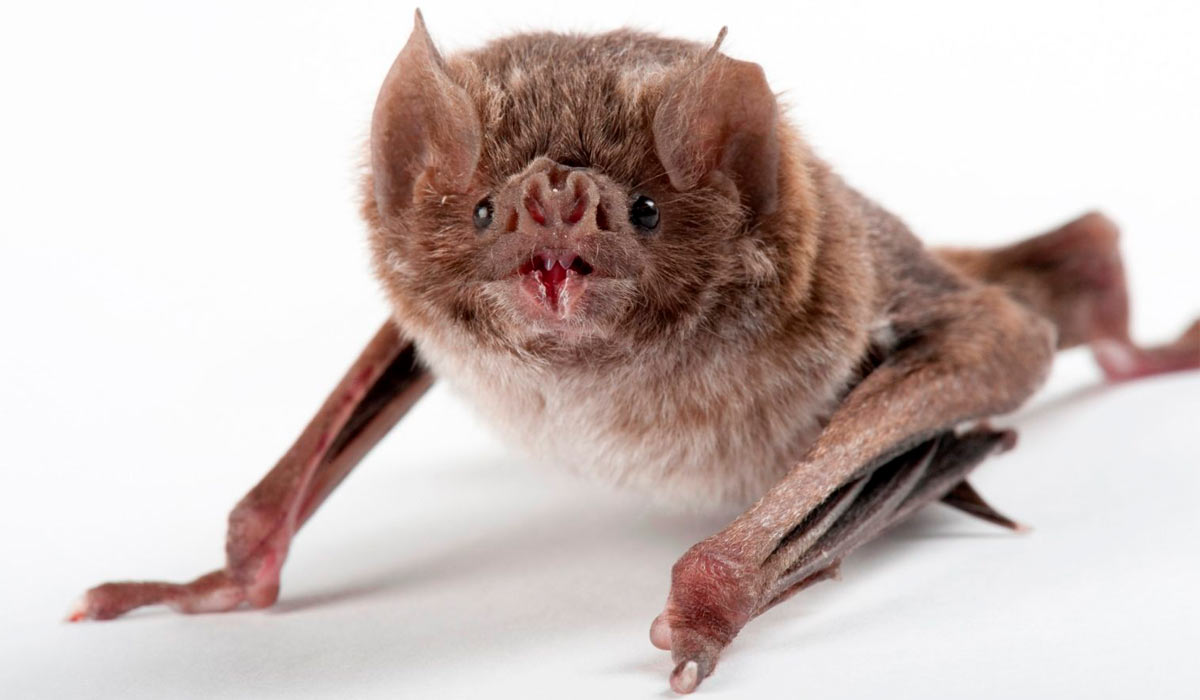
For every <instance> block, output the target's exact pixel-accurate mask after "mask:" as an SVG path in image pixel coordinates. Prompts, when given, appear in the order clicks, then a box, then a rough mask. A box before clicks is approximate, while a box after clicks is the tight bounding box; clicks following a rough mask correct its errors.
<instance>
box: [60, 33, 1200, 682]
mask: <svg viewBox="0 0 1200 700" xmlns="http://www.w3.org/2000/svg"><path fill="white" fill-rule="evenodd" d="M724 36H725V31H724V30H722V31H721V33H720V35H719V36H718V38H717V41H716V42H715V44H713V45H711V46H707V45H704V44H699V43H694V42H689V41H683V40H677V39H670V38H664V37H660V36H657V35H652V34H646V33H640V32H636V31H630V30H619V31H614V32H609V33H605V34H598V35H589V36H583V35H564V34H552V33H534V34H520V35H515V36H510V37H507V38H503V39H500V40H497V41H494V42H492V43H490V44H487V45H486V46H484V47H482V48H479V49H476V50H473V51H466V52H461V53H457V54H454V55H450V56H448V57H444V56H443V55H442V54H441V53H439V52H438V50H437V48H436V47H435V45H434V43H433V40H432V39H431V38H430V35H429V33H428V31H427V30H426V27H425V24H424V22H423V20H422V19H421V15H420V13H419V12H418V13H417V15H416V21H415V27H414V29H413V31H412V34H411V36H410V37H409V39H408V42H407V43H406V44H405V46H404V48H403V50H402V51H401V52H400V54H399V56H398V57H397V58H396V59H395V62H394V63H393V64H392V66H391V69H390V70H389V71H388V73H387V76H386V77H385V79H384V82H383V85H382V87H381V89H380V92H379V96H378V100H377V102H376V105H375V109H374V113H373V115H372V123H371V132H370V138H369V155H370V168H369V172H368V173H367V174H366V176H365V177H364V180H363V187H362V200H363V201H362V215H363V218H364V220H365V222H366V228H367V231H368V235H369V240H370V245H371V251H372V260H373V265H374V270H375V273H376V275H377V277H378V278H379V281H380V282H381V283H382V286H383V288H384V290H385V292H386V294H387V297H388V300H389V302H390V305H391V312H392V313H391V314H390V316H389V318H388V319H387V320H386V321H385V322H384V323H383V325H382V326H381V328H380V329H379V331H378V332H377V333H376V335H375V336H374V338H372V339H371V340H370V342H369V343H368V344H367V346H366V348H365V349H364V350H363V351H362V354H361V355H360V356H359V357H358V359H357V360H356V361H355V362H354V364H353V365H352V366H351V367H350V369H349V371H348V372H347V373H346V375H345V377H344V378H343V379H342V380H341V382H340V383H339V384H338V385H337V387H335V388H334V390H333V392H332V393H331V394H330V396H329V398H328V399H327V400H326V401H325V403H324V405H322V406H321V408H320V409H319V410H318V412H317V413H316V415H315V416H314V417H313V419H312V420H311V422H310V423H309V424H308V426H307V427H306V428H305V429H304V430H303V432H302V433H301V434H300V436H299V438H298V439H297V440H296V442H295V444H294V445H292V447H291V448H290V449H289V450H288V451H287V452H286V454H284V456H283V457H282V459H281V460H280V461H279V462H278V464H276V466H275V467H274V468H273V469H272V470H271V471H270V472H268V473H267V475H266V476H265V477H263V479H262V480H261V481H260V482H259V483H258V484H257V485H256V486H254V487H253V488H252V489H251V490H250V492H249V493H248V494H247V495H246V496H245V497H244V498H243V499H242V500H241V501H240V502H239V503H238V504H237V505H236V506H235V508H234V509H233V511H232V513H231V515H230V517H229V529H228V537H227V542H226V563H225V565H224V566H223V567H222V568H220V569H217V570H216V571H213V572H211V573H209V574H206V575H203V576H201V577H199V578H197V579H195V580H194V581H191V582H187V583H164V582H132V581H130V582H115V583H105V584H103V585H100V586H97V587H95V588H92V589H90V590H89V591H87V592H86V593H85V595H84V596H83V598H82V599H81V601H80V602H79V603H78V604H77V605H76V607H75V608H73V609H72V611H71V613H70V615H69V619H71V620H85V619H91V620H105V619H110V618H114V617H117V616H119V615H121V614H123V613H125V612H128V611H129V610H132V609H134V608H137V607H140V606H144V605H152V604H163V605H167V606H169V607H171V608H173V609H175V610H178V611H181V612H187V613H199V612H217V611H227V610H232V609H235V608H238V607H244V606H250V607H255V608H261V607H266V606H269V605H271V604H272V603H274V602H275V600H276V599H277V598H278V596H279V580H280V571H281V569H282V567H283V564H284V561H285V559H286V556H287V553H288V548H289V546H290V543H291V539H292V537H293V535H294V534H295V533H296V532H297V530H298V529H299V528H300V527H301V526H303V524H304V523H305V522H306V521H307V520H308V519H309V518H310V517H311V516H312V514H313V512H314V511H315V510H316V509H317V508H318V507H319V506H320V504H321V502H322V501H324V499H325V498H326V497H328V496H329V494H330V493H331V492H332V491H333V489H334V488H336V487H337V485H338V483H339V482H340V481H341V480H342V479H343V478H345V476H346V475H347V474H348V473H349V471H350V470H351V469H353V468H354V466H355V464H357V463H358V462H359V461H360V460H361V459H362V458H363V456H364V455H365V454H366V453H367V452H368V451H369V450H370V449H371V448H372V447H373V446H374V445H375V444H376V443H377V442H378V441H379V440H380V439H381V438H382V437H383V436H384V435H385V434H387V432H388V431H389V430H390V429H391V428H392V426H394V425H395V424H396V423H397V422H398V421H399V420H400V419H401V417H402V416H403V415H404V414H405V413H406V412H407V411H408V409H409V408H410V407H411V406H412V405H413V404H414V403H415V402H416V401H417V400H418V399H419V398H420V397H421V395H422V394H423V393H424V392H425V391H426V390H427V389H428V388H429V386H430V385H431V384H432V383H433V381H434V378H435V377H438V378H441V379H443V380H444V381H447V382H449V383H450V384H451V385H453V386H454V387H455V388H456V389H457V390H458V391H459V392H460V393H461V394H463V395H464V396H466V397H467V398H468V399H469V400H470V401H471V402H472V403H473V404H474V405H475V406H476V407H477V408H478V410H479V411H480V412H481V413H482V414H483V415H484V416H485V417H486V418H487V419H488V420H489V421H490V422H492V423H493V424H494V425H495V426H497V427H498V428H500V429H501V432H502V433H504V434H506V435H509V436H512V437H513V441H514V443H515V444H516V445H517V446H518V447H520V448H523V449H527V450H532V451H534V452H535V453H537V454H538V455H539V456H540V457H542V458H545V459H551V460H554V461H555V462H557V463H560V464H563V465H566V466H567V467H568V468H570V469H573V470H575V471H578V472H580V473H583V474H587V475H590V476H593V477H596V478H600V479H605V480H608V481H611V482H613V483H616V484H620V485H622V486H627V487H631V488H638V489H641V490H644V491H648V492H650V493H653V494H656V495H657V496H659V497H660V498H662V499H664V500H667V501H670V502H675V503H678V502H685V503H713V502H734V503H740V504H743V505H744V506H746V510H745V512H744V513H743V514H742V515H741V516H739V517H738V518H736V519H735V520H734V521H733V522H731V523H729V525H728V526H727V527H725V528H724V529H723V530H721V531H720V532H718V533H716V534H714V535H712V536H711V537H709V538H707V539H705V540H703V541H701V542H699V543H697V544H696V545H695V546H693V547H692V548H690V549H689V550H688V551H687V552H685V553H684V554H683V555H682V557H681V558H680V559H679V560H678V561H677V562H676V563H675V565H674V567H673V568H672V571H671V585H670V589H669V593H668V596H667V600H666V604H665V607H664V610H663V612H662V614H660V615H659V616H658V617H657V618H655V620H654V621H653V622H652V623H651V626H650V639H651V642H652V643H653V644H654V645H655V646H658V647H660V648H662V649H664V650H669V651H670V653H671V656H672V660H673V662H674V670H673V671H672V673H671V676H670V684H671V687H672V688H673V689H674V690H675V691H677V692H680V693H688V692H691V691H693V690H695V689H696V687H697V686H698V685H699V683H700V682H701V681H702V680H703V679H704V678H706V677H707V676H709V675H710V674H711V673H712V672H713V670H714V668H715V665H716V663H717V660H718V658H719V656H720V654H721V652H722V651H723V650H724V649H725V647H726V646H727V645H729V643H730V642H731V641H732V640H733V639H734V637H735V636H736V635H737V634H738V632H739V631H740V630H741V629H742V628H743V626H744V625H745V624H747V623H748V622H749V621H750V620H751V619H753V618H754V617H756V616H758V615H759V614H761V613H763V612H765V611H766V610H767V609H769V608H771V607H772V606H774V605H776V604H778V603H780V602H782V601H783V600H785V599H787V598H788V597H790V596H792V595H794V594H796V593H797V592H799V591H801V590H803V589H805V588H806V587H808V586H810V585H812V584H814V583H816V582H819V581H821V580H824V579H827V578H830V577H832V576H834V575H836V573H837V570H838V567H839V565H840V563H841V561H842V560H843V559H844V558H845V557H846V556H847V555H849V554H850V553H851V552H852V551H854V550H855V549H856V548H857V547H859V546H860V545H862V544H863V543H864V542H866V541H868V540H870V539H872V538H874V537H876V536H877V535H879V533H881V532H883V531H885V530H886V529H888V528H889V527H891V526H893V525H894V524H896V523H897V522H899V521H901V520H903V519H904V518H906V517H907V516H908V515H909V514H911V513H913V512H914V511H916V510H917V509H919V508H921V507H923V506H925V505H927V504H929V503H932V502H939V501H940V502H942V503H945V504H947V505H949V506H952V507H954V508H957V509H959V510H962V511H963V512H965V513H968V514H970V515H974V516H977V517H980V518H983V519H985V520H987V521H990V522H993V523H996V524H998V525H1001V526H1004V527H1008V528H1014V529H1016V528H1019V527H1020V525H1018V524H1017V523H1016V522H1014V521H1013V520H1011V519H1009V518H1008V517H1006V516H1004V515H1003V514H1001V513H1000V512H998V511H997V510H995V509H994V508H992V507H991V506H990V505H989V504H988V503H987V501H985V500H984V499H983V498H982V497H981V496H980V495H979V494H978V493H977V492H976V491H975V489H974V488H973V487H972V486H971V485H970V484H969V482H968V481H967V478H968V476H969V475H970V473H971V472H972V470H973V469H974V468H975V467H976V466H978V465H979V464H980V463H981V462H982V461H983V460H984V459H986V458H987V457H988V456H990V455H992V454H995V453H997V452H1001V451H1004V450H1007V449H1010V448H1012V447H1013V445H1014V444H1015V439H1016V436H1015V434H1014V433H1013V431H1011V430H1000V429H994V428H993V427H991V426H990V425H989V423H988V422H987V421H988V419H989V418H990V417H992V416H996V415H1001V414H1004V413H1007V412H1010V411H1012V410H1014V409H1016V408H1017V407H1018V406H1020V405H1021V404H1022V403H1023V402H1024V401H1025V400H1026V399H1028V398H1029V397H1030V395H1031V394H1032V393H1033V392H1034V391H1036V390H1037V388H1038V387H1039V385H1040V384H1041V383H1042V382H1043V380H1044V379H1045V377H1046V374H1047V372H1048V370H1049V367H1050V365H1051V362H1052V359H1053V356H1054V353H1055V352H1056V351H1057V350H1061V349H1066V348H1071V347H1075V346H1081V345H1084V346H1089V347H1090V348H1091V349H1092V351H1093V354H1094V356H1095V358H1096V360H1097V361H1098V363H1099V364H1100V366H1101V368H1102V369H1103V371H1104V374H1105V376H1106V378H1107V379H1108V380H1110V381H1124V380H1129V379H1134V378H1137V377H1143V376H1149V375H1154V374H1159V373H1163V372H1170V371H1177V370H1186V369H1195V368H1198V367H1200V322H1195V323H1193V324H1192V325H1191V326H1190V327H1188V329H1187V330H1186V331H1185V332H1184V333H1183V334H1182V335H1181V336H1180V337H1179V338H1178V339H1177V340H1175V341H1174V342H1171V343H1168V344H1165V345H1160V346H1155V347H1144V346H1141V345H1137V344H1135V343H1134V342H1133V340H1132V339H1131V338H1130V334H1129V300H1128V295H1127V290H1126V285H1125V279H1124V271H1123V265H1122V261H1121V257H1120V252H1119V247H1118V232H1117V228H1116V226H1115V225H1114V224H1113V222H1112V221H1111V220H1110V219H1108V218H1106V217H1105V216H1104V215H1102V214H1099V213H1088V214H1086V215H1083V216H1081V217H1079V218H1077V219H1075V220H1072V221H1070V222H1068V223H1065V224H1063V225H1061V226H1059V227H1058V228H1056V229H1053V230H1051V231H1049V232H1047V233H1043V234H1041V235H1038V236H1035V237H1033V238H1029V239H1027V240H1024V241H1021V242H1018V243H1015V244H1012V245H1009V246H1004V247H999V248H994V249H988V250H983V249H930V248H926V247H925V246H923V245H922V243H921V242H920V241H919V240H918V239H917V238H916V237H915V236H914V235H913V234H912V233H911V232H910V231H909V229H908V228H907V227H906V226H905V224H904V223H903V222H901V221H900V220H899V219H898V218H897V217H895V216H893V215H892V214H890V213H889V212H887V211H885V210H884V209H883V208H881V207H880V206H878V205H876V204H875V203H873V202H872V201H871V200H870V199H868V198H867V197H865V196H864V195H862V194H860V193H859V192H858V191H856V190H855V189H853V188H852V187H851V186H850V185H848V184H846V182H845V181H843V180H842V178H841V177H840V176H839V175H838V174H837V173H836V172H835V171H834V170H833V169H832V168H831V167H830V166H829V165H828V164H827V163H826V162H825V161H823V160H822V159H821V158H820V157H819V156H818V155H817V154H816V153H815V152H814V151H813V150H812V149H811V148H810V146H809V145H808V144H807V143H806V142H805V141H804V140H803V139H802V137H801V136H800V134H799V132H798V131H797V130H796V128H795V127H794V126H793V125H791V124H790V123H789V122H788V120H787V119H786V117H785V115H784V114H783V113H782V112H781V109H780V106H779V103H778V101H777V100H776V97H775V95H774V93H773V92H772V91H771V89H770V86H769V85H768V83H767V81H766V77H765V75H764V72H763V70H762V69H761V67H759V66H758V65H756V64H754V63H750V62H746V61H742V60H738V59H734V58H731V57H729V56H726V55H725V54H723V53H722V52H721V50H720V47H721V42H722V39H723V38H724Z"/></svg>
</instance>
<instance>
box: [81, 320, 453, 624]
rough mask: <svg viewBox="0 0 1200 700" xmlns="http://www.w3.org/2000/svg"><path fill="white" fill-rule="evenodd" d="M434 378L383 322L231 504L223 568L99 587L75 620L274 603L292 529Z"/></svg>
mask: <svg viewBox="0 0 1200 700" xmlns="http://www.w3.org/2000/svg"><path fill="white" fill-rule="evenodd" d="M432 381H433V378H432V375H430V374H429V372H428V371H427V370H425V369H424V368H422V367H421V366H420V365H419V364H418V363H417V361H416V355H415V352H414V349H413V345H412V343H411V342H410V341H409V340H408V339H406V338H404V337H403V336H402V335H401V333H400V332H399V330H398V329H397V328H396V326H395V325H394V324H393V323H392V321H390V320H389V321H387V322H385V323H384V324H383V326H382V327H381V328H380V329H379V331H378V332H377V333H376V334H375V337H374V338H372V339H371V341H370V342H369V343H368V344H367V346H366V348H364V349H363V352H362V353H361V354H360V355H359V357H358V359H357V360H356V361H355V362H354V364H353V365H352V366H351V367H350V369H349V371H347V372H346V374H345V376H344V377H343V378H342V380H341V381H340V382H339V383H338V385H337V387H336V388H335V389H334V390H333V392H332V393H330V395H329V398H327V399H326V400H325V403H324V404H323V405H322V406H321V408H320V410H318V411H317V414H316V415H315V416H314V417H313V419H312V420H311V421H310V422H309V424H308V426H307V427H305V429H304V430H303V432H301V434H300V436H299V437H298V438H297V439H296V442H295V443H294V444H293V445H292V447H291V448H290V449H289V450H288V451H287V453H285V454H284V456H283V458H282V459H280V460H279V462H278V463H277V464H276V465H275V467H274V468H273V469H272V470H271V471H270V472H268V473H267V475H266V476H265V477H263V479H262V480H261V481H260V482H259V483H258V484H257V485H255V486H254V488H252V489H251V490H250V492H249V493H247V494H246V496H245V497H244V498H243V499H242V500H241V501H240V502H239V503H238V504H237V506H236V507H235V508H234V509H233V512H232V513H230V516H229V532H228V536H227V538H226V564H225V567H224V568H222V569H218V570H216V571H213V572H211V573H209V574H206V575H204V576H201V577H200V578H198V579H196V580H194V581H192V582H190V583H185V584H174V583H163V582H121V583H108V584H104V585H102V586H97V587H96V588H93V589H91V590H89V591H88V592H87V593H86V594H85V595H84V598H83V600H82V601H81V602H80V604H79V605H78V606H77V607H76V609H74V610H73V611H72V612H71V615H70V619H72V620H81V619H108V618H112V617H116V616H118V615H120V614H122V613H124V612H127V611H129V610H132V609H133V608H136V607H140V606H143V605H151V604H156V603H161V604H166V605H169V606H171V607H173V608H175V609H177V610H180V611H182V612H211V611H220V610H230V609H233V608H235V607H237V606H239V605H241V604H242V603H249V604H250V605H252V606H254V607H263V606H266V605H270V604H271V603H273V602H274V601H275V599H276V598H277V597H278V593H279V575H280V571H281V569H282V568H283V563H284V560H285V559H286V557H287V552H288V547H289V546H290V544H291V539H292V536H293V535H294V534H295V533H296V531H297V530H298V529H299V528H300V526H301V525H303V524H304V522H305V521H306V520H307V519H308V518H309V517H311V516H312V514H313V512H314V511H315V510H316V509H317V507H318V506H319V505H320V504H321V502H322V501H323V500H324V499H325V498H326V496H328V495H329V493H330V492H331V491H332V490H333V489H334V488H335V487H336V486H337V485H338V484H339V483H340V482H341V481H342V479H344V478H345V477H346V475H347V474H349V473H350V471H351V470H352V469H353V468H354V466H355V465H356V464H357V463H358V462H359V461H360V460H361V459H362V458H363V456H364V455H366V454H367V452H368V451H369V450H370V449H371V448H372V447H373V446H374V445H375V444H376V443H377V442H378V441H379V440H380V439H381V438H382V437H383V436H384V435H385V434H386V433H387V431H388V430H389V429H391V427H392V426H393V425H395V424H396V422H397V421H399V420H400V418H401V416H403V415H404V413H405V412H407V411H408V409H409V408H410V407H411V406H412V405H413V403H414V402H415V401H416V400H417V399H418V398H420V396H421V394H423V393H424V392H425V390H426V389H428V388H429V386H430V384H431V383H432Z"/></svg>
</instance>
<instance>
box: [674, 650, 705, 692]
mask: <svg viewBox="0 0 1200 700" xmlns="http://www.w3.org/2000/svg"><path fill="white" fill-rule="evenodd" d="M701 680H703V677H702V676H701V675H700V664H698V663H696V661H695V659H688V660H687V661H682V662H680V664H679V665H678V666H676V667H675V670H674V671H672V672H671V690H674V691H675V692H676V693H680V694H681V695H686V694H688V693H690V692H692V691H693V690H695V689H696V686H698V685H700V681H701Z"/></svg>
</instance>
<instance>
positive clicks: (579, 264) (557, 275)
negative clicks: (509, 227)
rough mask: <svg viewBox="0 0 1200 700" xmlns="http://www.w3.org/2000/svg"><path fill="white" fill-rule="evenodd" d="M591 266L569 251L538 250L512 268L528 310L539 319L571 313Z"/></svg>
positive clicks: (575, 307)
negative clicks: (519, 264)
mask: <svg viewBox="0 0 1200 700" xmlns="http://www.w3.org/2000/svg"><path fill="white" fill-rule="evenodd" d="M592 272H593V270H592V266H591V265H590V264H589V263H588V262H587V261H586V260H584V259H583V258H582V257H580V256H579V255H577V254H576V253H574V252H572V251H562V250H542V251H539V252H538V253H535V254H534V255H533V256H532V257H530V258H529V260H527V261H526V262H525V263H523V264H522V265H521V266H520V267H519V268H517V270H516V271H515V273H514V274H515V275H516V276H517V278H518V279H519V280H520V286H521V290H522V291H523V292H524V293H525V295H526V296H527V297H528V299H527V301H529V302H531V303H529V304H527V305H526V306H527V308H528V312H529V314H530V315H531V316H533V317H534V318H536V319H538V320H541V321H556V320H560V319H564V318H566V317H568V316H572V315H574V314H575V313H577V312H578V310H579V305H580V304H581V303H582V301H583V298H584V291H585V290H586V289H587V285H588V279H587V278H588V276H590V275H591V274H592Z"/></svg>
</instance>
